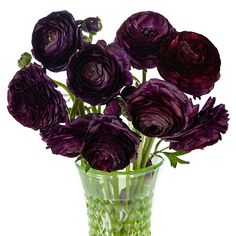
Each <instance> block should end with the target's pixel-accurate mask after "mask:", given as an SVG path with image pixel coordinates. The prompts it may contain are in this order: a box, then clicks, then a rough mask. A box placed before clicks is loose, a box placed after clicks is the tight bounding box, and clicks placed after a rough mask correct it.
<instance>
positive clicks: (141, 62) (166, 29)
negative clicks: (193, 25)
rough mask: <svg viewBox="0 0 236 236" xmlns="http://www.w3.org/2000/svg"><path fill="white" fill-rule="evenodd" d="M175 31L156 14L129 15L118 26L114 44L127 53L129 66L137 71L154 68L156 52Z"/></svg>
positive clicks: (162, 17) (145, 12)
mask: <svg viewBox="0 0 236 236" xmlns="http://www.w3.org/2000/svg"><path fill="white" fill-rule="evenodd" d="M174 31H175V29H174V28H173V27H172V26H171V24H170V23H169V21H168V20H167V19H166V18H165V17H164V16H162V15H161V14H159V13H157V12H152V11H144V12H138V13H135V14H133V15H131V16H130V17H129V18H128V19H127V20H125V21H124V23H123V24H122V25H121V26H120V28H119V29H118V31H117V33H116V38H115V42H116V43H117V44H119V45H120V46H121V47H123V48H124V50H125V51H126V52H127V53H128V55H129V56H130V58H131V65H132V66H133V67H134V68H137V69H144V68H154V67H156V65H157V56H156V53H155V52H156V51H157V49H158V48H159V47H160V44H161V43H162V41H163V40H164V39H166V37H168V35H169V34H170V33H171V32H174Z"/></svg>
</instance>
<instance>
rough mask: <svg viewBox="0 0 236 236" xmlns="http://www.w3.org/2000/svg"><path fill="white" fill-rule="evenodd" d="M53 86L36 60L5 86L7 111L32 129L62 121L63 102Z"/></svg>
mask: <svg viewBox="0 0 236 236" xmlns="http://www.w3.org/2000/svg"><path fill="white" fill-rule="evenodd" d="M55 87H57V85H56V84H55V83H54V82H53V81H52V80H51V79H50V78H49V77H48V76H47V75H46V74H45V73H44V71H43V69H42V67H41V66H39V65H37V64H31V65H30V66H29V67H27V68H23V69H21V70H19V71H18V72H17V73H16V74H15V76H14V77H13V79H12V80H11V82H10V83H9V86H8V88H9V89H8V107H7V108H8V111H9V113H10V114H11V115H12V116H13V117H14V118H15V119H16V120H17V121H18V122H19V123H21V124H22V125H24V126H26V127H29V128H32V129H34V130H38V129H42V128H46V127H52V126H55V125H58V124H59V123H60V122H65V120H66V117H67V112H66V102H65V100H64V99H63V96H62V95H61V93H60V92H58V91H57V90H56V89H55Z"/></svg>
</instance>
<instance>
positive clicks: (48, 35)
mask: <svg viewBox="0 0 236 236" xmlns="http://www.w3.org/2000/svg"><path fill="white" fill-rule="evenodd" d="M80 37H81V32H80V31H79V30H78V28H77V25H76V23H75V20H74V17H73V16H72V14H71V13H69V12H68V11H57V12H52V13H51V14H49V15H48V16H46V17H44V18H42V19H40V20H39V21H38V22H37V23H36V25H35V27H34V30H33V34H32V46H33V49H32V53H33V55H34V57H35V58H36V59H37V60H38V61H40V62H41V63H42V64H43V66H45V67H46V68H47V69H49V70H51V71H53V72H58V71H63V70H65V69H66V67H67V64H68V62H69V59H70V57H71V56H72V54H73V53H74V52H75V51H76V50H77V48H78V47H79V45H78V44H79V42H80V41H81V39H80Z"/></svg>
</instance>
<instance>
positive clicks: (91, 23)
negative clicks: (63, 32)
mask: <svg viewBox="0 0 236 236" xmlns="http://www.w3.org/2000/svg"><path fill="white" fill-rule="evenodd" d="M81 28H82V30H83V31H85V32H88V33H92V34H94V33H97V32H98V31H100V30H101V29H102V23H101V20H100V18H99V17H88V18H86V19H85V20H84V21H83V22H82V24H81Z"/></svg>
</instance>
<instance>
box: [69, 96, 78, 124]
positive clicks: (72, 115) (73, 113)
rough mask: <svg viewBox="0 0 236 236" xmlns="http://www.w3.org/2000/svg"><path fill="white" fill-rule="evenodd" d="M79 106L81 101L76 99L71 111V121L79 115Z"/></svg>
mask: <svg viewBox="0 0 236 236" xmlns="http://www.w3.org/2000/svg"><path fill="white" fill-rule="evenodd" d="M78 105H79V99H78V98H76V99H75V101H74V104H73V107H72V109H71V112H70V119H71V120H73V119H74V118H75V116H76V114H77V109H78Z"/></svg>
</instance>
